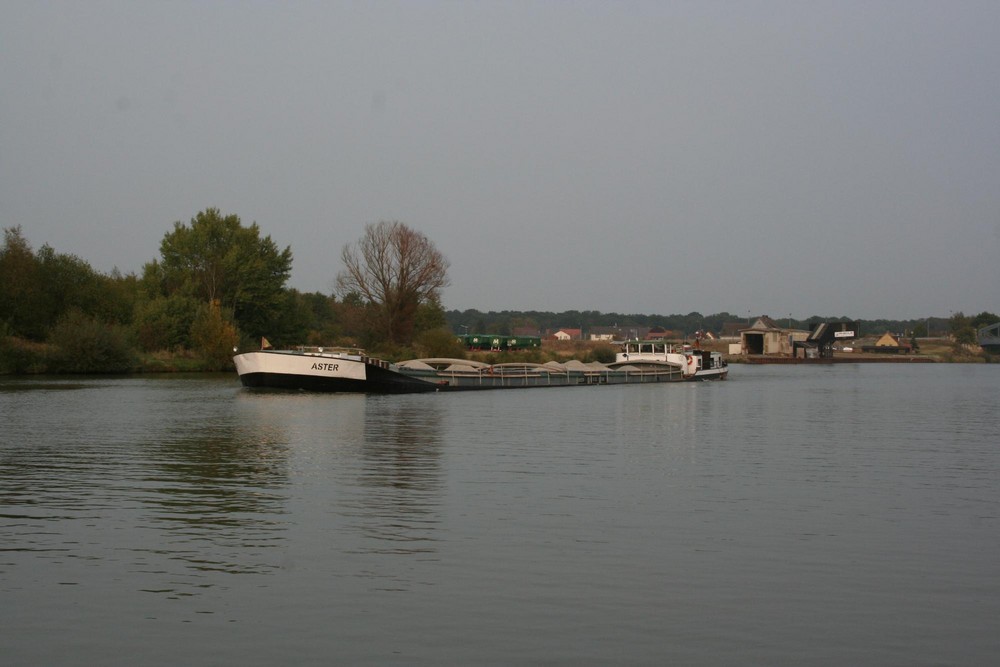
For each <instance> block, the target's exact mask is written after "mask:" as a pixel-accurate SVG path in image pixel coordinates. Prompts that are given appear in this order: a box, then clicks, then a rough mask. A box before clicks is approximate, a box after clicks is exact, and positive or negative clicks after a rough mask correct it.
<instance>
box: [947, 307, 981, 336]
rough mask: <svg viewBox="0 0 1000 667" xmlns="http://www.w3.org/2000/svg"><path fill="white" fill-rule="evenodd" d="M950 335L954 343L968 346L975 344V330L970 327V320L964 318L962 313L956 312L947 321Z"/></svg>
mask: <svg viewBox="0 0 1000 667" xmlns="http://www.w3.org/2000/svg"><path fill="white" fill-rule="evenodd" d="M949 325H950V326H951V335H952V336H953V337H954V338H955V342H956V343H961V344H970V343H975V342H976V329H975V328H974V327H973V326H972V318H970V317H966V315H965V314H964V313H962V312H957V313H955V314H954V315H952V316H951V319H950V321H949Z"/></svg>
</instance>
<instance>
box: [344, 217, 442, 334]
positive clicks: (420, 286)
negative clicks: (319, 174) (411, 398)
mask: <svg viewBox="0 0 1000 667" xmlns="http://www.w3.org/2000/svg"><path fill="white" fill-rule="evenodd" d="M341 259H342V261H343V262H344V267H345V268H344V269H343V270H342V271H341V272H340V273H339V274H338V275H337V291H338V292H339V293H340V295H341V297H347V296H348V295H351V294H357V295H359V296H360V297H361V298H362V299H363V300H364V301H365V302H366V303H367V304H369V306H370V307H371V308H372V310H373V311H374V313H375V314H376V327H377V329H378V333H379V334H380V335H382V336H385V337H386V339H387V340H388V342H390V343H407V342H409V341H410V339H411V337H412V335H413V325H414V322H415V320H416V315H417V308H418V307H419V306H420V305H421V304H437V303H439V299H440V291H441V289H442V288H444V287H447V286H448V284H449V282H448V260H447V259H445V257H444V255H442V254H441V253H440V252H439V251H438V249H437V248H435V247H434V244H433V243H431V241H430V240H429V239H428V238H427V237H426V236H424V235H423V234H421V233H420V232H417V231H414V230H412V229H410V228H409V227H407V226H406V225H404V224H403V223H401V222H396V221H392V222H389V221H385V220H383V221H381V222H378V223H374V224H369V225H366V226H365V233H364V236H362V237H361V239H359V240H358V241H357V242H356V243H354V244H353V245H345V246H344V249H343V251H342V252H341Z"/></svg>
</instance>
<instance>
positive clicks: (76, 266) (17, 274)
mask: <svg viewBox="0 0 1000 667" xmlns="http://www.w3.org/2000/svg"><path fill="white" fill-rule="evenodd" d="M3 234H4V236H3V245H2V246H0V373H40V372H77V373H85V372H129V371H133V370H156V369H157V368H164V369H168V368H184V369H191V370H226V369H229V368H231V357H232V354H233V349H234V348H238V349H240V348H241V349H247V348H256V347H258V346H259V345H260V341H261V340H262V339H264V338H265V337H266V339H267V340H268V341H269V342H270V343H271V344H273V345H274V346H275V347H284V346H292V345H303V344H304V345H331V344H343V345H350V346H359V347H367V348H369V349H378V348H380V347H382V348H383V349H384V350H385V352H387V353H391V351H392V349H393V348H405V347H406V346H411V345H414V344H418V343H422V344H423V345H425V346H434V345H439V346H440V345H441V344H443V343H447V344H449V345H450V344H453V340H452V339H453V336H452V335H451V334H450V332H446V331H445V330H444V327H445V320H444V316H443V311H442V309H441V306H440V294H439V291H440V289H441V288H442V287H443V286H445V285H446V284H447V262H446V261H445V260H444V257H443V256H442V255H441V254H440V253H439V252H438V251H437V250H436V248H434V246H433V244H432V243H431V242H430V241H429V239H427V238H426V237H425V236H423V235H422V234H420V233H418V232H415V231H413V230H411V229H409V228H408V227H407V226H406V225H404V224H402V223H398V222H380V223H377V224H372V225H368V226H367V227H366V228H365V233H364V235H363V236H362V238H361V239H360V240H359V241H358V243H356V244H354V245H350V246H345V248H344V252H343V259H344V262H345V266H346V267H347V268H345V270H344V271H343V272H342V273H341V274H340V275H339V276H337V284H338V294H337V295H325V294H322V293H319V292H313V293H303V292H299V291H298V290H295V289H292V288H289V287H288V286H287V284H286V283H287V281H288V278H289V276H290V275H291V269H292V251H291V248H290V247H285V248H280V247H279V246H278V245H277V244H276V243H275V242H274V240H273V239H272V238H271V237H270V236H264V235H262V234H261V231H260V229H259V227H258V226H257V224H256V223H253V224H250V225H244V224H243V223H242V222H241V221H240V218H239V217H238V216H236V215H223V214H222V213H221V212H220V211H219V210H218V209H214V208H209V209H206V210H204V211H201V212H199V213H198V214H197V215H195V217H193V218H192V219H191V220H190V221H189V222H188V223H184V222H180V221H178V222H175V223H174V225H173V229H171V230H170V231H168V232H167V233H165V234H164V236H163V239H162V241H161V243H160V253H159V257H158V258H155V259H153V260H151V261H150V262H148V263H146V264H145V265H144V266H143V267H142V271H141V273H139V274H134V273H129V274H122V273H121V272H119V271H118V270H117V269H116V270H114V271H112V272H111V273H110V274H103V273H100V272H98V271H95V270H94V269H93V268H92V267H91V266H90V265H89V264H88V263H87V262H85V261H84V260H82V259H80V258H79V257H77V256H75V255H72V254H66V253H60V252H56V251H55V250H54V249H53V248H52V247H50V246H48V245H44V246H42V247H41V248H40V249H39V250H37V251H35V250H33V249H32V248H31V247H30V245H29V244H28V242H27V240H26V239H25V238H24V234H23V232H22V230H21V228H20V227H11V228H5V229H4V230H3ZM337 296H339V297H340V298H339V299H338V298H337Z"/></svg>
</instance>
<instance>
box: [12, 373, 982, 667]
mask: <svg viewBox="0 0 1000 667" xmlns="http://www.w3.org/2000/svg"><path fill="white" fill-rule="evenodd" d="M998 415H1000V366H997V365H994V366H971V365H970V366H960V365H919V366H918V365H913V366H908V365H905V366H904V365H890V364H885V365H858V366H848V365H844V366H835V367H810V368H801V367H780V366H770V367H768V366H763V367H748V366H735V367H733V369H732V372H731V379H730V380H729V381H727V382H723V383H702V384H676V385H658V386H635V387H588V388H580V389H550V390H542V389H537V390H523V391H511V392H505V391H495V392H484V393H465V394H443V395H413V396H389V397H379V396H355V395H316V394H304V393H290V394H289V393H285V394H281V393H254V392H250V391H247V390H244V389H242V388H240V387H239V385H238V381H237V380H236V379H235V377H234V376H228V375H227V376H214V377H205V376H195V377H174V376H168V377H143V378H125V379H107V378H42V379H39V378H33V379H9V378H8V379H0V655H2V656H3V664H5V665H136V664H143V665H177V664H198V665H275V664H289V665H311V664H315V665H329V664H345V665H348V664H350V665H357V664H378V665H415V664H421V665H441V664H462V665H470V664H476V665H480V664H496V665H507V664H546V665H579V664H593V665H605V664H648V665H662V664H683V665H747V664H757V665H846V664H852V665H865V664H868V665H984V664H995V661H996V659H997V656H998V655H1000V484H998V482H1000V417H998Z"/></svg>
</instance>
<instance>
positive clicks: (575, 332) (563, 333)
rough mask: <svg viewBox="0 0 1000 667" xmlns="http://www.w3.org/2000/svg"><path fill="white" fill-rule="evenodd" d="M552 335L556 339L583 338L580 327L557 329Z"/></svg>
mask: <svg viewBox="0 0 1000 667" xmlns="http://www.w3.org/2000/svg"><path fill="white" fill-rule="evenodd" d="M552 337H553V338H555V339H556V340H580V339H581V338H583V330H582V329H559V330H558V331H556V332H555V333H554V334H552Z"/></svg>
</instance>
